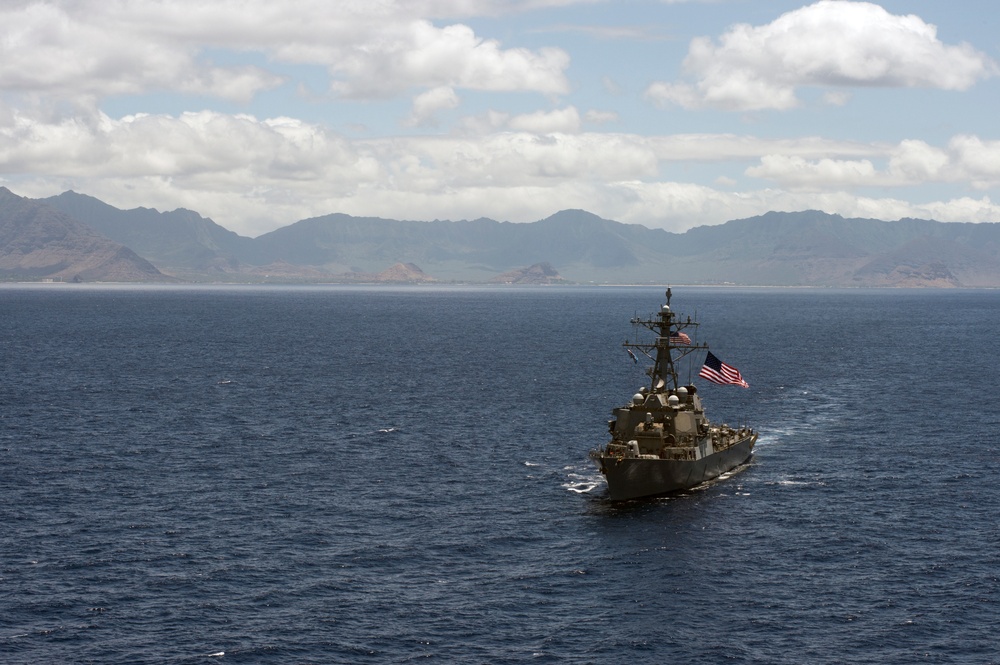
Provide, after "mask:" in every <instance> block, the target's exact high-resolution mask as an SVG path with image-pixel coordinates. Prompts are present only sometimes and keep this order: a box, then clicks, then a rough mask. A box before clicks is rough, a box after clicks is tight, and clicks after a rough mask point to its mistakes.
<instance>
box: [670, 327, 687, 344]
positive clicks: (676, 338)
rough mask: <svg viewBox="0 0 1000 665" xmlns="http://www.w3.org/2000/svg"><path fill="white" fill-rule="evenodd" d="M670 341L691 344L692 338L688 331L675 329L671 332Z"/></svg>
mask: <svg viewBox="0 0 1000 665" xmlns="http://www.w3.org/2000/svg"><path fill="white" fill-rule="evenodd" d="M670 343H671V344H690V343H691V338H690V337H688V336H687V333H682V332H680V331H679V330H673V331H671V332H670Z"/></svg>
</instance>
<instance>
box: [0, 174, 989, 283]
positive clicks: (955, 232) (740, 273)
mask: <svg viewBox="0 0 1000 665" xmlns="http://www.w3.org/2000/svg"><path fill="white" fill-rule="evenodd" d="M2 191H3V192H6V195H5V196H3V197H0V220H2V219H3V218H4V217H5V216H6V215H7V214H8V213H9V209H10V208H11V201H18V200H19V201H21V202H23V205H29V204H31V205H37V206H45V207H47V208H48V209H50V210H52V209H58V210H59V211H61V212H62V213H63V214H64V215H66V216H68V217H72V218H75V219H76V220H78V221H80V222H84V223H85V224H86V225H87V226H88V227H91V228H93V229H95V230H96V231H99V232H100V233H101V234H103V235H105V236H107V237H108V238H110V239H111V240H113V241H116V242H117V243H120V244H123V245H128V247H130V248H131V249H134V250H136V252H137V253H138V254H139V255H140V256H142V257H143V258H145V259H148V260H149V261H151V262H152V263H153V264H155V265H156V266H157V267H158V268H160V269H161V270H162V271H164V272H166V273H169V274H172V275H176V276H178V277H182V278H185V279H193V280H211V281H284V282H289V281H297V280H298V281H305V282H309V281H345V282H352V281H359V280H361V281H364V280H367V281H392V280H393V279H394V277H393V276H394V275H396V276H399V278H400V281H411V282H412V281H427V280H438V281H472V282H489V281H511V280H512V279H517V278H518V276H519V275H522V274H523V275H525V276H530V275H532V274H534V277H535V278H537V279H544V278H546V276H545V275H544V274H543V273H542V272H539V271H538V270H536V271H535V272H534V273H532V272H531V270H530V269H529V268H528V266H532V267H533V266H539V265H544V264H548V266H550V267H551V269H552V271H553V272H554V273H555V274H556V275H557V276H558V279H564V280H566V281H569V282H584V283H587V282H595V283H657V284H662V283H667V282H670V283H675V284H681V283H707V284H717V283H735V284H756V285H776V286H780V285H786V286H930V287H956V286H967V287H1000V225H998V224H973V223H942V222H936V221H930V220H918V219H902V220H899V221H896V222H883V221H878V220H871V219H858V218H843V217H841V216H839V215H831V214H827V213H823V212H819V211H803V212H796V213H782V212H769V213H766V214H764V215H761V216H759V217H753V218H748V219H740V220H733V221H730V222H727V223H725V224H721V225H718V226H707V227H697V228H694V229H690V230H689V231H687V232H685V233H670V232H668V231H664V230H660V229H650V228H647V227H644V226H640V225H635V224H622V223H619V222H615V221H612V220H607V219H603V218H601V217H598V216H597V215H593V214H592V213H589V212H586V211H583V210H563V211H561V212H558V213H556V214H554V215H552V216H550V217H548V218H546V219H543V220H539V221H537V222H533V223H525V224H515V223H510V222H498V221H494V220H490V219H485V218H481V219H476V220H472V221H441V220H435V221H431V222H420V221H400V220H390V219H381V218H377V217H353V216H351V215H346V214H342V213H335V214H330V215H325V216H322V217H315V218H310V219H304V220H301V221H299V222H295V223H293V224H290V225H288V226H285V227H282V228H280V229H276V230H275V231H272V232H270V233H267V234H264V235H262V236H259V237H257V238H247V237H243V236H239V235H238V234H235V233H233V232H231V231H228V230H226V229H224V228H223V227H221V226H219V225H218V224H216V223H215V222H213V221H212V220H210V219H208V218H204V217H201V216H200V215H198V214H197V213H195V212H192V211H189V210H175V211H173V212H168V213H161V212H158V211H156V210H152V209H148V208H137V209H135V210H128V211H124V210H119V209H117V208H114V207H113V206H109V205H107V204H105V203H103V202H101V201H99V200H97V199H94V198H92V197H88V196H85V195H81V194H76V193H74V192H66V193H64V194H60V195H59V196H55V197H51V198H48V199H40V200H37V201H32V200H31V199H21V197H17V196H15V195H13V194H11V193H10V192H9V191H7V190H2ZM82 249H85V248H82ZM11 251H12V250H11V247H9V246H8V245H7V243H4V244H2V245H0V258H3V260H5V261H8V262H9V260H10V255H11ZM87 251H89V250H87ZM53 265H55V264H53ZM398 265H403V266H406V265H410V266H412V267H413V268H414V269H415V271H414V270H411V269H407V270H400V269H391V268H390V267H395V266H398ZM6 274H9V273H6ZM32 274H33V275H36V276H41V272H39V271H35V272H34V273H32ZM148 279H150V280H157V279H160V277H157V276H156V275H155V274H154V275H153V276H152V277H149V278H148Z"/></svg>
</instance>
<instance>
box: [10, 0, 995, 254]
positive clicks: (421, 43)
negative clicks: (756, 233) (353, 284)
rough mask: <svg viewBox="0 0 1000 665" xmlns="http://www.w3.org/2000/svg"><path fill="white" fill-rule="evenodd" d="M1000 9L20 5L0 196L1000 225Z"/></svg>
mask: <svg viewBox="0 0 1000 665" xmlns="http://www.w3.org/2000/svg"><path fill="white" fill-rule="evenodd" d="M998 74H1000V5H996V3H995V1H994V0H978V1H977V0H953V1H952V2H947V3H946V2H941V0H908V1H903V0H885V1H883V2H880V3H874V2H872V3H869V2H855V1H848V0H820V1H818V2H811V3H810V2H801V1H799V2H794V1H785V0H702V1H699V0H607V1H601V0H341V1H337V2H334V1H330V0H286V1H285V2H280V3H279V2H274V0H40V1H21V0H0V186H5V187H7V188H9V189H10V190H11V191H13V192H14V193H15V194H18V195H21V196H27V197H31V198H41V197H47V196H53V195H56V194H59V193H61V192H64V191H66V190H73V191H76V192H79V193H82V194H87V195H90V196H94V197H97V198H99V199H101V200H103V201H105V202H107V203H109V204H111V205H113V206H115V207H118V208H123V209H129V208H134V207H140V206H141V207H149V208H156V209H158V210H161V211H168V210H174V209H176V208H187V209H190V210H194V211H196V212H198V213H200V214H202V215H204V216H206V217H210V218H211V219H213V220H214V221H215V222H217V223H219V224H221V225H222V226H224V227H226V228H227V229H230V230H232V231H235V232H237V233H239V234H241V235H246V236H258V235H260V234H262V233H266V232H268V231H271V230H274V229H276V228H279V227H282V226H287V225H288V224H292V223H294V222H296V221H298V220H301V219H306V218H310V217H317V216H320V215H326V214H330V213H338V212H339V213H347V214H350V215H356V216H368V217H385V218H391V219H402V220H416V221H427V220H434V219H448V220H462V219H477V218H480V217H487V218H490V219H495V220H498V221H511V222H532V221H537V220H539V219H544V218H545V217H548V216H549V215H552V214H554V213H556V212H558V211H560V210H565V209H574V208H575V209H584V210H587V211H589V212H592V213H594V214H596V215H599V216H601V217H604V218H606V219H613V220H617V221H620V222H624V223H630V224H642V225H644V226H648V227H651V228H662V229H666V230H668V231H674V232H682V231H685V230H687V229H689V228H692V227H696V226H703V225H712V224H721V223H724V222H726V221H728V220H731V219H743V218H747V217H753V216H755V215H760V214H763V213H765V212H767V211H771V210H777V211H798V210H823V211H825V212H829V213H836V214H840V215H843V216H845V217H869V218H875V219H883V220H888V221H893V220H897V219H900V218H905V217H917V218H924V219H937V220H939V221H945V222H1000V124H998V122H997V117H998V110H1000V87H998V86H1000V77H998Z"/></svg>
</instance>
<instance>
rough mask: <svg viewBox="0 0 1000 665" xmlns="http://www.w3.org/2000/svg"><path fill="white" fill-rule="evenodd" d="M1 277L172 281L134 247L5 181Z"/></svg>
mask: <svg viewBox="0 0 1000 665" xmlns="http://www.w3.org/2000/svg"><path fill="white" fill-rule="evenodd" d="M0 278H3V279H27V280H35V279H55V280H63V281H114V282H146V281H172V278H170V277H168V276H167V275H164V274H162V273H161V272H160V271H159V270H157V269H156V267H155V266H154V265H153V264H152V263H150V262H149V261H147V260H146V259H144V258H142V257H140V256H139V255H138V254H136V253H135V252H134V251H133V250H131V249H130V248H128V247H126V246H124V245H122V244H120V243H117V242H114V241H113V240H111V239H109V238H107V237H105V236H103V235H101V234H99V233H97V232H96V231H95V230H94V229H92V228H91V227H90V226H88V225H86V224H84V223H82V222H80V221H78V220H76V219H74V218H72V217H70V216H69V215H66V214H64V213H62V212H60V211H59V210H56V209H55V208H52V207H50V206H46V205H44V204H40V203H38V202H36V201H32V200H31V199H25V198H22V197H19V196H16V195H14V194H13V193H11V192H10V190H8V189H6V188H3V187H0Z"/></svg>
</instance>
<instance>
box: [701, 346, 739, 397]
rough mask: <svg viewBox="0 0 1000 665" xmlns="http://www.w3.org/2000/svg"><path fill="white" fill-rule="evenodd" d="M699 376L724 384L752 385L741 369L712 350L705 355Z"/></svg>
mask: <svg viewBox="0 0 1000 665" xmlns="http://www.w3.org/2000/svg"><path fill="white" fill-rule="evenodd" d="M698 376H700V377H701V378H703V379H708V380H709V381H711V382H712V383H719V384H722V385H724V386H742V387H743V388H749V387H750V384H749V383H747V382H746V381H744V380H743V377H742V376H740V370H738V369H736V368H735V367H732V366H731V365H727V364H726V363H724V362H722V361H721V360H719V359H718V358H716V357H715V356H714V355H713V354H712V352H711V351H709V352H708V355H706V356H705V364H704V365H703V366H702V368H701V371H700V372H698Z"/></svg>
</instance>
